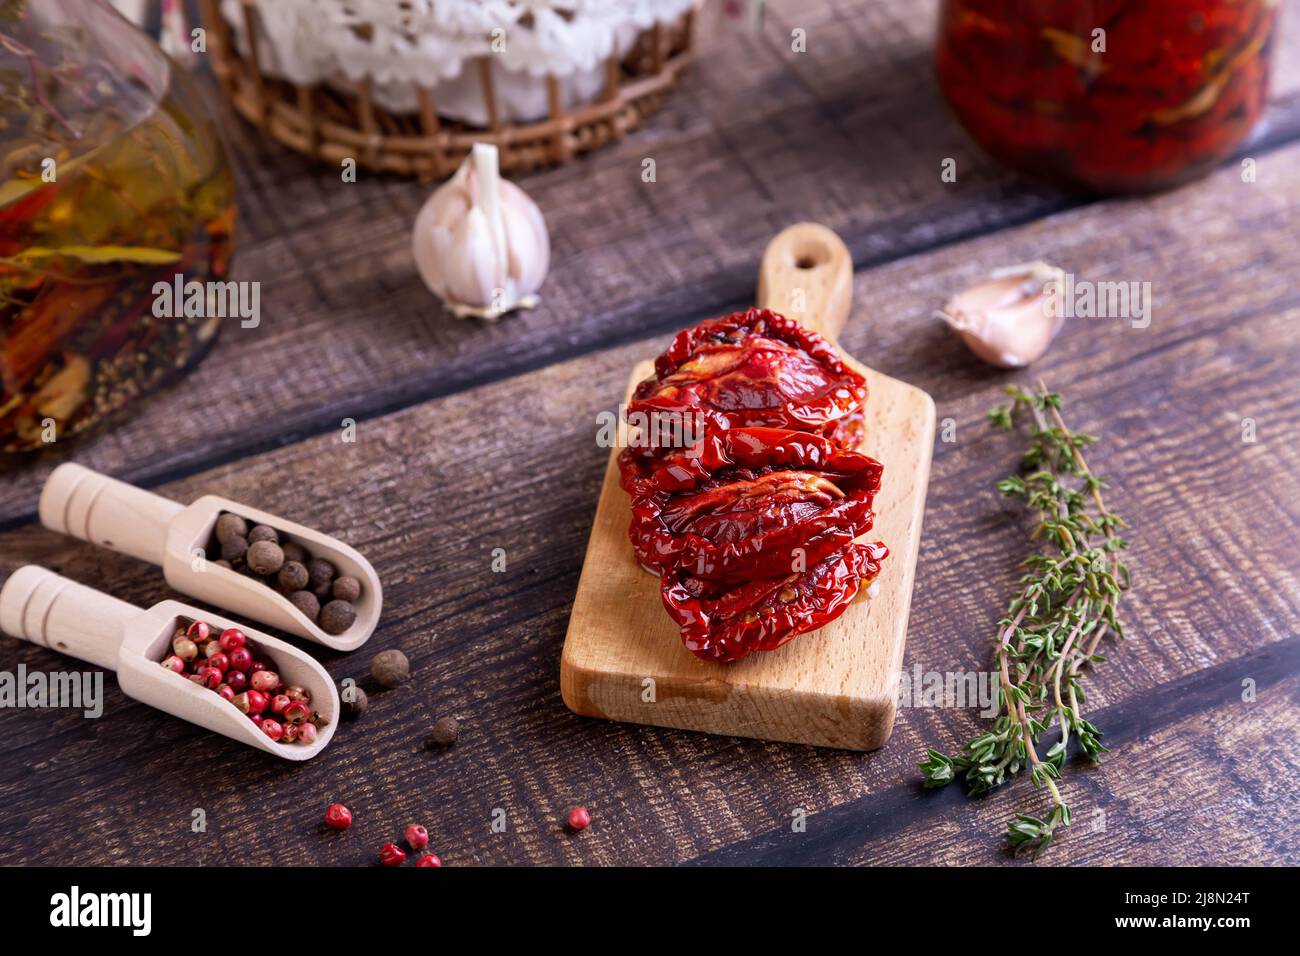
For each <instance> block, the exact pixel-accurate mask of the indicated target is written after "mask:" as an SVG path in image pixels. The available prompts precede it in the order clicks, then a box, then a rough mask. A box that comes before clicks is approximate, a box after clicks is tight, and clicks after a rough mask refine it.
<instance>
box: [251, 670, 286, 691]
mask: <svg viewBox="0 0 1300 956" xmlns="http://www.w3.org/2000/svg"><path fill="white" fill-rule="evenodd" d="M249 683H251V684H252V685H253V690H260V691H261V692H262V693H263V694H273V693H275V692H276V690H278V689H279V687H280V675H279V674H277V673H276V672H275V671H257V672H256V673H254V674H253V676H252V677H251V678H249Z"/></svg>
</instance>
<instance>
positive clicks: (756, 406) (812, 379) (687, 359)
mask: <svg viewBox="0 0 1300 956" xmlns="http://www.w3.org/2000/svg"><path fill="white" fill-rule="evenodd" d="M866 397H867V385H866V381H865V380H864V379H863V377H862V376H861V375H859V374H858V373H857V372H855V371H853V369H851V368H849V367H848V366H847V365H845V364H844V362H843V360H842V359H841V358H840V355H839V352H838V351H837V350H836V348H835V346H834V345H832V344H831V343H830V342H827V341H826V340H825V339H823V338H822V337H821V336H820V335H817V334H816V333H815V332H811V331H809V330H808V329H805V328H804V327H803V326H802V325H800V324H799V323H798V322H795V321H794V320H792V319H787V318H786V317H785V316H783V315H778V314H777V313H775V312H772V311H770V310H768V309H748V310H746V311H744V312H733V313H732V314H731V315H726V316H723V317H722V318H718V319H712V320H709V321H707V322H701V323H700V324H699V325H697V326H695V327H694V328H690V329H685V330H684V331H682V332H679V333H677V336H676V338H674V339H673V342H672V344H671V345H670V346H669V347H668V349H667V350H666V351H665V352H664V353H663V354H662V355H660V356H659V358H658V359H656V360H655V374H654V376H653V377H651V378H648V379H646V380H645V381H644V382H642V383H641V384H640V385H638V386H637V388H636V391H635V393H634V394H633V400H632V403H631V406H630V408H629V410H630V411H633V412H640V413H644V414H647V415H653V414H656V413H659V414H662V413H669V414H696V415H703V416H704V417H705V419H706V420H707V421H708V423H709V424H710V425H711V426H713V427H715V428H717V429H729V428H744V427H747V426H755V425H757V426H769V427H775V428H790V429H795V430H797V431H806V432H819V431H823V430H827V429H832V430H833V429H834V428H835V427H836V425H837V423H838V422H839V421H840V420H841V419H844V418H847V417H848V416H850V415H851V414H852V413H853V412H855V411H857V410H860V409H861V407H862V404H863V402H865V401H866Z"/></svg>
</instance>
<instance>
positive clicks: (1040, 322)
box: [939, 262, 1065, 368]
mask: <svg viewBox="0 0 1300 956" xmlns="http://www.w3.org/2000/svg"><path fill="white" fill-rule="evenodd" d="M1064 278H1065V273H1064V272H1063V271H1062V270H1061V269H1059V268H1057V267H1056V266H1052V265H1048V264H1047V263H1045V262H1030V263H1026V264H1024V265H1016V266H1008V267H1006V268H1003V269H997V270H995V271H994V272H993V273H991V274H990V276H989V277H988V278H987V279H985V280H984V281H983V282H980V283H978V284H977V285H974V286H972V287H971V288H969V289H966V290H965V291H963V292H959V293H958V294H957V295H955V296H953V297H952V298H951V299H949V300H948V303H947V305H945V306H944V307H943V309H942V310H941V311H940V312H939V317H940V318H942V319H943V320H944V321H945V322H947V323H948V325H949V326H950V327H951V328H952V329H953V331H955V332H956V333H957V335H958V336H960V338H961V340H962V341H963V342H965V343H966V345H967V346H968V347H969V348H970V350H971V351H972V352H974V353H975V354H976V355H977V356H979V357H980V358H981V359H983V360H984V361H985V362H988V363H989V364H990V365H996V366H997V367H998V368H1024V367H1025V366H1026V365H1029V364H1030V363H1031V362H1035V361H1037V360H1038V359H1039V358H1041V357H1042V355H1043V353H1044V352H1046V351H1047V347H1048V346H1049V345H1051V344H1052V339H1054V338H1055V337H1056V333H1057V332H1059V331H1060V330H1061V325H1062V323H1063V322H1064V315H1063V314H1062V311H1061V309H1060V308H1059V307H1058V302H1057V296H1058V295H1059V293H1060V290H1061V288H1062V287H1063V283H1064Z"/></svg>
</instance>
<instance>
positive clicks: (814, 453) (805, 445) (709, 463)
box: [618, 416, 860, 496]
mask: <svg viewBox="0 0 1300 956" xmlns="http://www.w3.org/2000/svg"><path fill="white" fill-rule="evenodd" d="M859 420H860V416H859ZM849 421H850V419H845V422H849ZM844 451H846V449H845V448H844V447H843V446H842V445H840V443H839V442H838V441H836V440H835V439H834V438H830V437H827V436H825V435H815V434H812V433H810V432H798V431H791V430H790V429H787V428H733V429H730V430H727V431H710V432H708V433H707V434H706V435H705V436H704V437H703V438H702V439H701V440H699V441H697V442H695V443H694V444H693V445H691V446H690V447H689V448H686V449H667V448H665V449H659V450H657V451H656V450H654V449H642V448H625V449H623V451H621V452H620V453H619V456H618V466H619V470H620V472H621V475H622V478H621V483H622V485H623V489H624V490H625V491H627V492H628V494H630V495H633V496H636V495H644V494H652V493H654V492H656V491H683V490H685V489H688V488H693V487H695V486H696V485H699V484H701V483H702V482H704V481H706V480H707V479H708V478H709V477H710V476H712V475H713V474H714V473H715V472H718V471H721V470H723V469H726V468H733V467H742V468H752V469H758V468H763V467H770V468H824V467H826V464H827V462H829V461H830V460H831V459H832V458H833V457H834V456H835V455H838V454H842V453H843V452H844Z"/></svg>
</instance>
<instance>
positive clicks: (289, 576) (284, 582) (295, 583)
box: [275, 548, 315, 597]
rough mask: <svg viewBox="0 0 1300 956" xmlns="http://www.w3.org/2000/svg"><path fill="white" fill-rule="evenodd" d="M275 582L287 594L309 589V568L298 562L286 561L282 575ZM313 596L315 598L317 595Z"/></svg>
mask: <svg viewBox="0 0 1300 956" xmlns="http://www.w3.org/2000/svg"><path fill="white" fill-rule="evenodd" d="M281 550H282V551H283V550H284V549H283V548H282V549H281ZM275 580H276V583H278V584H279V585H280V590H281V591H283V592H284V593H285V594H293V593H294V592H295V591H301V590H303V589H304V588H306V587H307V566H306V565H305V564H301V563H300V562H298V561H288V560H286V561H285V562H284V564H283V565H281V566H280V574H279V576H278V577H277V578H276V579H275ZM312 596H313V597H315V595H312Z"/></svg>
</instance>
